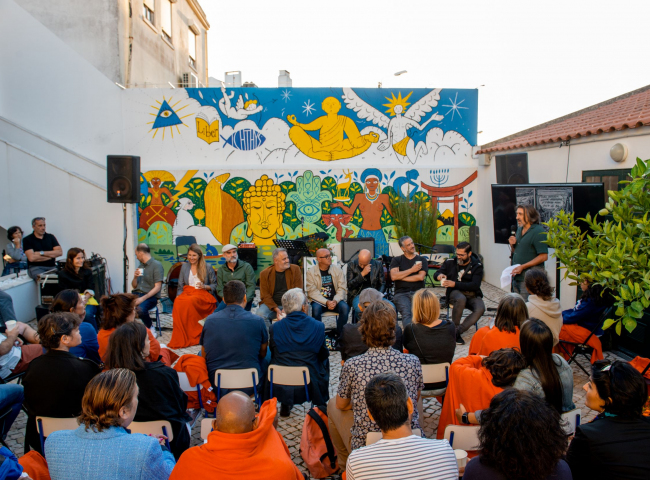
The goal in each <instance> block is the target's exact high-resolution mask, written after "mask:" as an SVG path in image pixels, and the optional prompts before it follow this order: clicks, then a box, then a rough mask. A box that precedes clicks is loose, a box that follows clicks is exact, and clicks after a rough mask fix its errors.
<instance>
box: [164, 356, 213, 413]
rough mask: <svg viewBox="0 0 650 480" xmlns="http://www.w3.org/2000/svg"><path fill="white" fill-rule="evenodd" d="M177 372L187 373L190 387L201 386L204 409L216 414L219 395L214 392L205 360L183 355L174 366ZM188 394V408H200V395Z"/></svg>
mask: <svg viewBox="0 0 650 480" xmlns="http://www.w3.org/2000/svg"><path fill="white" fill-rule="evenodd" d="M174 370H176V371H177V372H185V374H186V375H187V379H188V380H189V382H190V385H192V386H193V387H195V386H196V385H198V384H201V385H202V386H203V388H202V389H201V401H202V402H203V408H204V409H205V410H206V411H207V412H209V413H212V412H214V408H215V406H216V405H217V395H216V394H215V393H214V391H213V390H212V384H211V383H210V379H209V378H208V367H207V365H206V364H205V359H204V358H203V357H202V356H200V355H181V357H180V358H179V359H178V362H176V365H174ZM185 393H186V394H187V408H200V406H201V404H200V403H199V394H198V393H197V392H185Z"/></svg>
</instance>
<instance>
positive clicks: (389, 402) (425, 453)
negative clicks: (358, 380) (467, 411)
mask: <svg viewBox="0 0 650 480" xmlns="http://www.w3.org/2000/svg"><path fill="white" fill-rule="evenodd" d="M365 397H366V405H367V407H368V414H369V415H370V418H371V419H372V420H374V421H375V423H377V425H379V428H380V429H381V433H382V439H381V440H379V441H378V442H377V443H374V444H372V445H369V446H367V447H363V448H360V449H357V450H354V451H353V452H352V453H351V454H350V457H349V458H348V463H347V469H346V475H347V479H348V480H366V479H368V480H370V479H372V480H382V479H385V480H422V479H437V480H458V465H457V463H456V456H455V455H454V451H453V450H452V448H451V446H450V445H449V442H447V440H428V439H426V438H421V437H419V436H416V435H413V432H412V431H411V422H410V416H411V414H412V413H413V410H414V405H413V401H412V400H411V398H410V397H409V395H408V393H407V391H406V386H405V385H404V382H403V381H402V379H401V378H400V377H399V376H398V375H396V374H394V373H392V372H387V373H382V374H379V375H377V376H375V377H373V378H372V379H371V380H370V381H369V382H368V384H367V385H366V390H365Z"/></svg>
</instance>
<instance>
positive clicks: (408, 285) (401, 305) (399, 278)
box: [390, 236, 429, 328]
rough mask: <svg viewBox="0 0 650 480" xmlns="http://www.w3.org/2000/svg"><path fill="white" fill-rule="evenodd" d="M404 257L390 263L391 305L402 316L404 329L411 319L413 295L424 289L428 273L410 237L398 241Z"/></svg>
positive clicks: (425, 260) (423, 259)
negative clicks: (392, 290)
mask: <svg viewBox="0 0 650 480" xmlns="http://www.w3.org/2000/svg"><path fill="white" fill-rule="evenodd" d="M398 243H399V246H400V248H401V249H402V252H404V255H400V256H399V257H394V258H393V260H391V262H390V277H391V278H392V279H393V281H394V282H395V296H394V297H393V303H394V304H395V307H396V309H397V311H398V312H399V314H400V315H401V316H402V328H406V326H407V325H409V324H410V323H411V319H412V318H413V313H412V311H413V309H412V305H411V304H412V301H413V294H414V293H415V292H417V291H418V290H420V289H421V288H424V279H425V278H426V276H427V272H428V271H429V264H428V263H427V259H426V258H425V257H422V256H421V255H418V254H417V253H416V252H415V243H413V239H412V238H411V237H407V236H404V237H401V238H400V239H399V240H398Z"/></svg>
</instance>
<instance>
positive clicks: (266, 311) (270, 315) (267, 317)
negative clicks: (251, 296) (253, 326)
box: [256, 302, 282, 330]
mask: <svg viewBox="0 0 650 480" xmlns="http://www.w3.org/2000/svg"><path fill="white" fill-rule="evenodd" d="M278 307H279V308H280V310H282V306H280V305H278ZM256 315H258V316H260V317H262V318H263V319H264V323H265V324H266V329H267V330H269V329H270V328H271V322H272V321H273V320H274V319H275V317H277V315H276V313H275V310H271V309H270V308H269V307H267V306H266V304H264V303H261V302H260V306H259V308H258V309H257V312H256Z"/></svg>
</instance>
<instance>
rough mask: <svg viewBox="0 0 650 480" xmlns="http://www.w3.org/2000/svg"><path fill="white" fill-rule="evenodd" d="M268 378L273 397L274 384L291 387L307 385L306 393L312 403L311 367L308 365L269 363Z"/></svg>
mask: <svg viewBox="0 0 650 480" xmlns="http://www.w3.org/2000/svg"><path fill="white" fill-rule="evenodd" d="M268 379H269V383H270V394H271V398H273V385H274V384H277V385H286V386H290V387H299V386H301V385H304V386H305V394H306V395H307V401H308V402H310V403H311V400H310V398H309V384H310V383H311V379H310V378H309V369H308V368H307V367H285V366H283V365H269V370H268Z"/></svg>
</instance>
